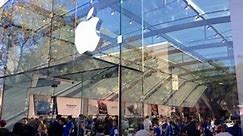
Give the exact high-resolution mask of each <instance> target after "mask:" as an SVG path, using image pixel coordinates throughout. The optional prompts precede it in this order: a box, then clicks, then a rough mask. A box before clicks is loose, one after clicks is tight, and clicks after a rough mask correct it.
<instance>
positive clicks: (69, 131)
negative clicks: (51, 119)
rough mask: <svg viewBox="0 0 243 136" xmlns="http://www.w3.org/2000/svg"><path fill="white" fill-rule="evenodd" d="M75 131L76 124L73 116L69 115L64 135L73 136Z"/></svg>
mask: <svg viewBox="0 0 243 136" xmlns="http://www.w3.org/2000/svg"><path fill="white" fill-rule="evenodd" d="M73 131H74V124H73V121H72V116H68V117H67V124H66V125H65V126H64V130H63V136H71V134H72V133H73Z"/></svg>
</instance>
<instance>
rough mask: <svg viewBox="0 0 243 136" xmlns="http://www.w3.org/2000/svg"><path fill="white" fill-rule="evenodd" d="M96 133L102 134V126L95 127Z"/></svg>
mask: <svg viewBox="0 0 243 136" xmlns="http://www.w3.org/2000/svg"><path fill="white" fill-rule="evenodd" d="M97 133H104V127H103V126H102V125H99V126H98V127H97Z"/></svg>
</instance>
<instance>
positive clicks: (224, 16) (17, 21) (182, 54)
mask: <svg viewBox="0 0 243 136" xmlns="http://www.w3.org/2000/svg"><path fill="white" fill-rule="evenodd" d="M143 2H144V3H142V1H141V0H136V1H135V0H124V1H122V2H120V1H119V0H93V3H90V0H77V1H75V0H54V1H49V0H45V1H43V0H37V1H36V0H23V1H20V0H14V1H9V2H8V3H6V4H5V5H4V6H3V7H1V14H2V16H1V18H2V20H1V22H0V24H1V26H4V30H5V29H7V30H8V32H9V33H10V32H11V30H14V32H13V33H10V35H14V36H15V37H14V39H15V40H13V43H11V46H10V47H11V49H12V50H13V52H15V55H13V56H12V58H14V57H16V56H19V57H20V56H21V55H23V56H24V57H25V58H24V59H19V60H18V59H17V60H15V61H20V62H21V63H22V64H23V65H22V68H17V71H21V70H27V69H30V68H35V67H38V66H39V67H41V66H47V64H48V63H49V59H50V58H49V55H50V54H51V55H52V58H51V59H52V60H51V64H52V65H56V64H60V63H63V62H68V61H70V60H72V59H74V58H76V57H78V56H80V55H78V54H77V51H76V49H75V46H74V31H75V26H76V25H77V24H78V23H79V22H80V21H82V20H84V19H85V17H86V14H87V12H88V10H89V8H90V7H91V6H94V7H95V8H96V10H97V16H98V17H99V18H100V19H101V20H102V25H101V29H100V34H101V38H102V42H101V43H100V45H99V46H98V48H97V49H96V50H95V51H94V52H92V53H91V54H92V55H93V56H95V57H99V58H102V56H104V55H107V54H109V55H110V58H112V57H117V55H115V54H117V52H118V51H119V47H118V44H117V43H116V37H117V36H118V35H119V34H120V33H122V35H123V36H124V41H125V42H124V44H123V48H122V49H123V51H124V52H126V51H125V50H126V49H127V48H134V49H137V48H140V49H141V48H142V46H143V47H144V48H147V49H148V50H150V49H152V48H151V46H153V48H157V46H161V47H164V46H166V45H165V44H159V45H156V44H158V43H164V42H167V43H169V44H170V46H169V47H168V48H166V50H164V49H163V50H162V49H157V50H153V51H152V52H153V53H150V52H148V54H149V53H150V55H151V56H153V57H157V58H159V60H167V63H168V64H169V65H170V64H173V65H176V64H177V65H176V66H178V67H179V69H180V70H181V72H179V73H185V71H187V72H189V71H191V70H194V69H197V65H198V66H201V65H204V64H206V63H207V62H208V61H214V62H213V63H216V64H221V63H222V64H223V65H225V66H226V67H229V66H230V67H234V63H232V61H233V57H232V55H233V54H232V53H231V52H232V51H230V50H232V34H231V24H230V17H229V16H230V12H229V2H228V0H214V1H210V0H204V1H200V0H150V1H147V0H146V1H145V0H144V1H143ZM47 3H48V4H47ZM120 3H121V4H120ZM208 3H210V4H208ZM142 6H143V8H142ZM52 11H53V13H52ZM120 18H121V20H120ZM7 22H11V23H12V24H11V25H12V26H14V27H11V26H8V25H5V24H7ZM120 24H121V26H120ZM142 25H144V27H142ZM142 28H143V30H142ZM1 30H3V28H1ZM120 30H121V32H120ZM142 36H143V37H142ZM142 38H144V39H142ZM50 39H51V40H50ZM5 40H6V39H5ZM49 45H52V47H51V48H49V49H46V48H48V47H49ZM42 47H45V49H43V48H42ZM48 52H49V53H48ZM60 52H65V53H64V54H62V53H60ZM165 52H167V55H161V54H164V53H165ZM33 53H35V55H33ZM128 54H129V53H128ZM41 56H42V57H43V58H44V59H38V58H40V57H41ZM133 57H134V56H133ZM135 57H136V58H133V59H131V58H129V56H128V57H125V58H124V62H126V61H127V63H129V65H128V64H127V65H128V66H131V67H134V68H135V67H136V68H138V69H139V70H141V69H140V68H141V66H138V65H137V64H133V65H131V64H130V61H131V60H136V61H139V60H140V58H141V56H139V55H137V56H135ZM31 58H36V60H35V61H32V60H31ZM110 58H109V59H108V60H114V61H113V62H114V63H118V61H117V59H110ZM103 59H105V60H107V58H105V57H104V58H103ZM136 61H134V62H136ZM148 61H149V59H148ZM26 62H32V65H28V66H27V65H25V64H26ZM138 63H140V64H139V65H141V61H140V62H138ZM13 64H14V61H13ZM124 64H125V63H124ZM149 64H150V63H147V65H149ZM9 65H10V64H9ZM11 65H12V64H11ZM145 65H146V64H145ZM159 65H161V64H159ZM194 65H195V66H194ZM206 65H209V67H214V66H213V64H211V63H210V64H206ZM139 67H140V68H139ZM148 67H149V66H148ZM157 68H159V67H157ZM9 71H11V70H9ZM165 71H168V70H165ZM183 71H184V72H183ZM15 72H16V70H15Z"/></svg>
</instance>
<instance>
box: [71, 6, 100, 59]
mask: <svg viewBox="0 0 243 136" xmlns="http://www.w3.org/2000/svg"><path fill="white" fill-rule="evenodd" d="M94 13H95V9H94V7H92V8H91V9H90V10H89V12H88V14H87V17H86V20H84V21H81V22H80V23H79V24H78V26H77V28H76V30H75V46H76V49H77V50H78V52H79V54H83V53H84V52H86V51H90V52H92V51H94V50H95V49H96V47H97V45H98V44H99V42H100V35H99V31H98V30H100V26H101V22H102V21H101V20H100V19H99V18H98V17H95V15H94Z"/></svg>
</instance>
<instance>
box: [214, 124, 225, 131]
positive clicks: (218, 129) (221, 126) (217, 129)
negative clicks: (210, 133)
mask: <svg viewBox="0 0 243 136" xmlns="http://www.w3.org/2000/svg"><path fill="white" fill-rule="evenodd" d="M224 131H225V127H224V126H223V125H219V126H217V127H216V133H220V132H224Z"/></svg>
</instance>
